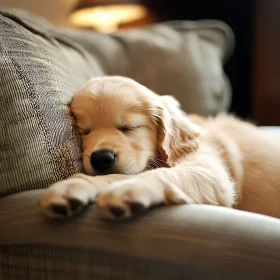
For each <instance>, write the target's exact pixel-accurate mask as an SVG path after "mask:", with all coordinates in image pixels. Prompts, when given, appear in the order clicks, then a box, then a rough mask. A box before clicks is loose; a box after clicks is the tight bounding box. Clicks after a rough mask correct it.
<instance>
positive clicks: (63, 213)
mask: <svg viewBox="0 0 280 280" xmlns="http://www.w3.org/2000/svg"><path fill="white" fill-rule="evenodd" d="M51 211H52V212H53V213H54V214H56V215H58V216H60V217H67V216H68V209H67V206H66V205H62V204H53V205H52V206H51Z"/></svg>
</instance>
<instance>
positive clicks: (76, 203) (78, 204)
mask: <svg viewBox="0 0 280 280" xmlns="http://www.w3.org/2000/svg"><path fill="white" fill-rule="evenodd" d="M68 202H69V204H70V209H71V211H72V212H76V211H78V210H80V209H82V208H84V207H85V206H86V204H84V203H83V202H82V201H81V200H79V199H76V198H70V199H69V200H68Z"/></svg>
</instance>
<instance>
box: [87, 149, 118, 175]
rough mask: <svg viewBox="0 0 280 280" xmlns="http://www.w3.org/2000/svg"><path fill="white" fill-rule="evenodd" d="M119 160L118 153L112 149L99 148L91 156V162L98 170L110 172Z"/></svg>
mask: <svg viewBox="0 0 280 280" xmlns="http://www.w3.org/2000/svg"><path fill="white" fill-rule="evenodd" d="M116 161H117V156H116V154H115V153H114V152H113V151H111V150H99V151H96V152H93V153H92V154H91V156H90V163H91V165H92V167H93V168H94V170H96V171H98V172H108V171H109V170H110V169H112V167H113V166H114V164H115V163H116Z"/></svg>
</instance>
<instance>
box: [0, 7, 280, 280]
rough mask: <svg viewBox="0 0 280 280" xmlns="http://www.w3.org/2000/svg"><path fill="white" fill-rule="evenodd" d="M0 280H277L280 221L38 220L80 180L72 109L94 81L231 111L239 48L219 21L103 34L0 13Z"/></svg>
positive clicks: (192, 107) (231, 214)
mask: <svg viewBox="0 0 280 280" xmlns="http://www.w3.org/2000/svg"><path fill="white" fill-rule="evenodd" d="M0 38H1V40H0V55H1V56H0V69H1V72H0V97H1V98H0V106H1V110H0V129H1V130H0V152H1V153H0V279H3V280H5V279H15V280H17V279H36V280H37V279H39V280H41V279H44V280H45V279H60V280H61V279H69V280H71V279H81V280H83V279H280V221H279V220H278V219H275V218H271V217H267V216H264V215H259V214H254V213H249V212H244V211H238V210H234V209H227V208H223V207H217V206H210V205H182V206H170V207H163V208H159V209H154V210H153V211H150V212H148V213H146V214H145V215H141V216H139V217H136V218H134V219H130V220H127V221H118V222H112V221H106V220H103V219H101V218H100V217H98V215H97V213H96V211H95V209H94V208H95V207H94V205H92V206H90V207H89V208H88V209H86V211H84V213H82V214H80V215H78V216H77V217H75V218H72V219H67V220H52V219H48V218H46V217H45V216H43V215H42V213H41V212H40V209H39V207H38V204H37V202H38V199H39V198H40V197H41V196H42V195H43V193H44V190H45V188H47V187H48V186H49V185H50V184H52V183H54V182H57V181H59V180H62V179H65V178H68V177H69V176H71V175H73V174H75V173H77V172H84V170H83V166H82V164H81V153H80V140H79V137H78V133H77V131H76V129H75V124H74V120H73V118H72V116H71V112H70V111H69V108H68V104H69V102H70V101H71V98H72V97H73V95H74V94H75V92H76V91H77V90H78V89H79V88H80V87H81V86H82V85H83V84H84V83H85V82H86V81H87V80H88V79H89V78H91V77H94V76H103V75H121V76H127V77H130V78H133V79H135V80H136V81H138V82H140V83H142V84H144V85H145V86H147V87H149V88H151V89H152V90H154V91H155V92H157V93H158V94H162V95H164V94H169V95H170V94H171V95H174V96H175V97H176V98H177V99H178V100H179V101H180V102H181V104H182V108H183V109H184V110H185V111H186V112H188V113H197V114H201V115H216V114H218V113H220V112H226V111H227V109H228V106H229V104H230V97H231V87H230V83H229V81H228V78H227V77H226V75H225V73H224V71H223V64H224V63H225V62H226V61H227V59H228V58H229V57H230V55H231V53H232V51H233V46H234V38H233V34H232V32H231V30H230V28H229V27H228V26H227V25H225V24H224V23H222V22H219V21H214V20H207V21H206V20H204V21H196V22H191V21H172V22H164V23H159V24H154V25H150V26H146V27H143V28H137V29H130V30H127V31H118V32H115V33H112V34H102V33H98V32H95V31H92V30H74V29H59V28H56V27H54V26H52V25H51V24H50V23H48V22H47V21H45V20H44V19H42V18H40V17H39V16H36V15H34V14H31V13H29V12H28V11H24V10H18V9H7V8H5V7H1V9H0Z"/></svg>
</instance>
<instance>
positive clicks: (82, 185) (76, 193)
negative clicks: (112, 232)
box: [39, 178, 97, 218]
mask: <svg viewBox="0 0 280 280" xmlns="http://www.w3.org/2000/svg"><path fill="white" fill-rule="evenodd" d="M96 195H97V188H95V187H94V186H92V185H91V184H90V183H89V182H87V181H86V180H85V179H83V178H70V179H67V180H64V181H60V182H58V183H55V184H54V185H52V186H51V187H50V188H49V189H48V190H47V191H46V193H45V195H44V196H43V197H42V198H41V200H40V201H39V205H40V207H41V209H42V210H43V212H44V213H45V214H46V215H47V216H49V217H52V218H66V217H71V216H73V215H74V214H76V213H78V212H80V211H81V210H83V209H84V208H85V207H86V206H87V205H88V204H90V203H92V202H94V200H95V198H96Z"/></svg>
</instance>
